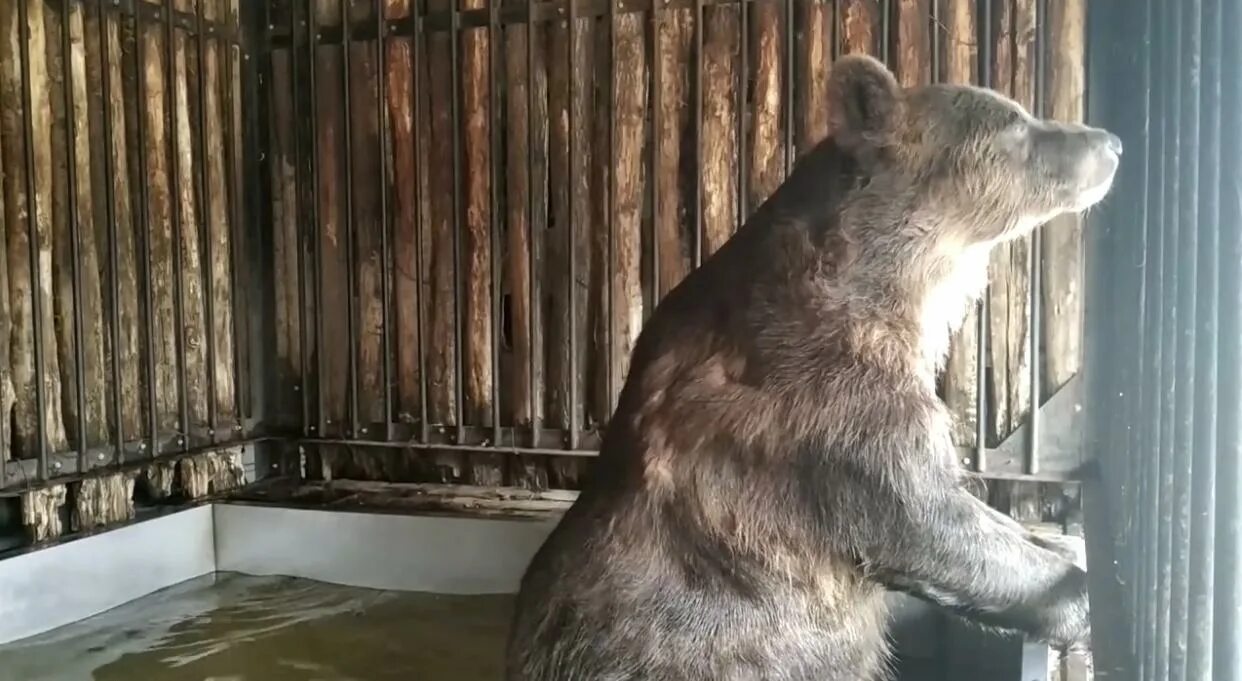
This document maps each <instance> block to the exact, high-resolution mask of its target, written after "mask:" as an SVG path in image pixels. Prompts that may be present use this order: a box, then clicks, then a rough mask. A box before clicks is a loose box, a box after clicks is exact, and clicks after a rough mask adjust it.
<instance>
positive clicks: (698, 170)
mask: <svg viewBox="0 0 1242 681" xmlns="http://www.w3.org/2000/svg"><path fill="white" fill-rule="evenodd" d="M791 40H792V38H791ZM691 63H692V64H693V67H692V68H693V70H692V71H691V72H690V75H691V78H692V80H691V85H690V89H691V91H692V92H693V93H694V95H693V97H694V112H693V114H692V115H693V116H694V118H693V119H692V120H691V125H692V126H694V127H693V128H692V131H691V136H692V137H694V172H693V173H692V174H693V175H694V197H693V200H694V203H693V205H692V206H691V210H692V211H693V213H692V215H693V218H692V220H693V221H694V243H693V244H692V247H693V249H694V266H695V267H698V266H700V265H702V264H703V0H694V57H693V58H692V60H691ZM610 160H611V159H610ZM608 165H609V167H610V168H611V167H612V165H613V164H612V163H609V164H608ZM610 195H611V194H610ZM609 230H610V233H609V243H611V218H610V221H609ZM608 281H609V282H611V281H612V279H611V278H609V279H608ZM609 286H611V284H609ZM610 290H611V289H610ZM609 309H610V310H611V307H609ZM611 339H612V336H611V335H610V336H609V341H610V342H611Z"/></svg>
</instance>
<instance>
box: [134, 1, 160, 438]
mask: <svg viewBox="0 0 1242 681" xmlns="http://www.w3.org/2000/svg"><path fill="white" fill-rule="evenodd" d="M142 33H143V31H142V23H141V22H140V21H139V19H138V15H136V14H135V15H134V73H135V74H136V76H135V78H134V82H135V87H136V89H137V94H138V101H140V102H145V101H147V78H146V73H147V67H146V61H147V60H146V51H145V49H144V46H143V35H142ZM134 119H135V134H136V137H137V138H138V154H137V156H138V201H139V202H140V203H141V204H142V206H141V209H140V213H139V214H140V215H141V217H142V223H141V225H139V229H138V233H139V234H141V235H142V238H141V239H140V241H141V242H142V243H141V246H140V247H141V248H142V274H143V282H144V295H143V318H144V322H145V324H144V326H145V329H144V331H145V332H146V338H145V339H144V340H145V343H144V345H143V347H145V348H146V350H147V353H146V355H147V356H146V358H145V359H146V371H147V428H148V435H149V436H150V438H151V442H150V448H151V449H150V452H149V455H150V456H152V457H154V456H156V455H157V454H159V449H160V443H159V404H158V402H157V401H156V391H155V381H156V377H155V303H154V299H153V295H154V290H155V279H154V277H153V276H152V274H151V202H150V200H149V197H148V194H147V184H146V183H147V179H148V178H149V177H150V176H149V174H148V172H147V126H146V122H145V120H144V119H145V116H143V115H142V113H141V112H139V114H138V115H136V116H134Z"/></svg>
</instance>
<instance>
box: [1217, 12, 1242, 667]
mask: <svg viewBox="0 0 1242 681" xmlns="http://www.w3.org/2000/svg"><path fill="white" fill-rule="evenodd" d="M1221 17H1222V19H1221V21H1220V25H1221V26H1229V27H1234V26H1239V25H1242V2H1239V1H1238V0H1224V7H1223V11H1222V13H1221ZM1231 38H1232V39H1230V40H1228V41H1225V42H1224V43H1223V44H1222V54H1221V60H1220V62H1221V70H1222V73H1221V81H1222V82H1221V105H1220V110H1221V112H1222V113H1223V112H1225V111H1238V110H1239V109H1240V108H1242V68H1240V67H1239V65H1240V64H1242V41H1240V40H1237V39H1236V37H1233V36H1231ZM1220 147H1221V151H1220V157H1221V160H1222V161H1226V160H1227V161H1229V162H1228V163H1222V164H1221V183H1220V185H1221V189H1220V193H1221V196H1222V197H1226V198H1227V200H1225V201H1223V202H1221V204H1220V207H1221V215H1220V224H1221V230H1220V252H1219V257H1220V261H1219V267H1220V271H1219V278H1220V284H1219V294H1220V306H1219V308H1218V309H1219V311H1220V329H1219V337H1220V338H1223V339H1231V340H1232V342H1225V343H1221V344H1220V347H1219V349H1218V352H1219V354H1218V362H1219V367H1220V369H1221V372H1220V393H1219V395H1218V396H1217V406H1218V408H1219V409H1220V410H1221V413H1222V415H1227V416H1226V417H1224V418H1221V419H1220V421H1219V422H1218V423H1217V443H1216V444H1217V463H1218V466H1219V469H1218V470H1217V489H1218V490H1220V494H1218V496H1217V506H1216V537H1215V539H1216V555H1215V556H1214V558H1215V573H1214V579H1215V585H1214V592H1215V593H1214V594H1213V595H1214V601H1215V611H1214V613H1213V632H1212V636H1213V662H1212V673H1213V675H1214V681H1239V679H1242V575H1239V574H1238V565H1242V542H1240V541H1239V540H1240V539H1242V509H1239V504H1238V494H1237V490H1238V489H1242V419H1239V418H1238V405H1239V404H1242V347H1240V346H1239V344H1238V343H1237V342H1236V339H1238V338H1239V337H1242V323H1240V322H1242V312H1240V311H1242V272H1240V271H1239V270H1242V205H1240V203H1239V201H1238V200H1237V197H1238V193H1239V191H1242V164H1239V162H1238V159H1239V158H1242V134H1240V133H1239V129H1238V126H1237V125H1225V124H1224V122H1223V121H1222V125H1221V145H1220Z"/></svg>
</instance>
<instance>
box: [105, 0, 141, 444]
mask: <svg viewBox="0 0 1242 681" xmlns="http://www.w3.org/2000/svg"><path fill="white" fill-rule="evenodd" d="M117 22H118V24H119V22H120V17H119V16H118V17H117ZM118 34H119V31H118ZM118 40H119V35H118ZM111 43H112V41H111V39H110V35H109V32H108V10H107V7H106V6H105V3H104V2H102V1H101V2H100V3H99V54H100V59H101V60H102V62H103V63H102V66H101V69H100V76H101V85H102V88H103V93H104V94H103V107H102V111H101V112H100V113H101V118H102V123H103V139H104V149H105V151H104V153H103V164H104V166H103V167H104V182H103V191H104V201H105V203H106V206H105V211H106V215H107V220H108V290H109V291H110V292H111V294H112V295H111V298H110V299H109V300H108V318H109V322H110V325H109V338H110V339H111V342H112V357H111V362H110V365H111V366H110V369H111V373H112V386H111V388H112V389H111V391H110V393H111V398H112V410H113V411H112V413H113V418H114V421H113V423H112V447H113V454H112V462H113V463H114V464H117V465H120V464H121V463H123V462H124V460H125V424H124V420H125V416H124V410H123V408H122V405H121V302H120V298H121V285H120V277H119V275H118V271H119V270H120V267H121V265H120V260H121V258H120V253H119V252H118V245H117V239H118V237H117V224H116V196H115V195H114V190H113V185H112V177H114V174H115V173H116V170H115V169H114V168H113V165H112V150H113V148H114V147H113V138H112V135H113V130H112V64H111V63H110V60H109V56H110V55H111V48H110V45H111ZM127 171H128V169H125V170H123V171H122V172H127ZM132 228H133V225H132V224H131V225H130V229H132Z"/></svg>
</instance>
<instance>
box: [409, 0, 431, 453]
mask: <svg viewBox="0 0 1242 681" xmlns="http://www.w3.org/2000/svg"><path fill="white" fill-rule="evenodd" d="M410 16H412V17H413V19H414V35H412V36H410V55H411V56H410V62H411V69H410V71H411V74H412V75H411V77H410V109H411V114H412V116H413V126H414V130H413V135H412V136H413V138H414V150H413V153H414V260H415V261H416V262H415V263H414V267H413V271H414V273H415V279H414V281H415V284H416V285H417V286H418V287H419V289H418V295H417V296H415V303H414V304H415V309H414V316H415V322H416V324H417V325H418V340H417V343H418V431H419V434H418V437H419V442H424V443H425V442H428V441H429V440H430V438H431V425H430V424H429V423H428V422H427V352H426V342H427V340H426V339H427V306H426V304H425V301H424V297H425V296H424V295H423V288H422V286H423V199H422V194H423V177H422V163H421V160H422V156H423V150H422V145H423V139H422V130H423V116H422V111H423V110H422V104H421V97H420V92H421V88H420V85H421V84H422V78H421V75H420V74H421V73H422V70H423V61H422V56H421V55H422V52H421V51H420V50H419V47H420V46H421V45H422V39H423V15H422V9H421V8H420V6H419V2H418V0H411V1H410Z"/></svg>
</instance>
